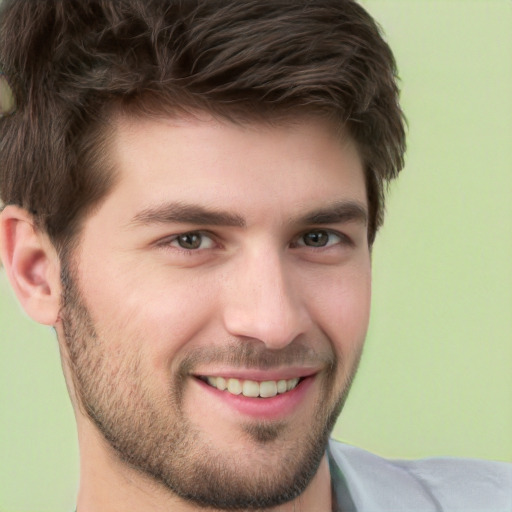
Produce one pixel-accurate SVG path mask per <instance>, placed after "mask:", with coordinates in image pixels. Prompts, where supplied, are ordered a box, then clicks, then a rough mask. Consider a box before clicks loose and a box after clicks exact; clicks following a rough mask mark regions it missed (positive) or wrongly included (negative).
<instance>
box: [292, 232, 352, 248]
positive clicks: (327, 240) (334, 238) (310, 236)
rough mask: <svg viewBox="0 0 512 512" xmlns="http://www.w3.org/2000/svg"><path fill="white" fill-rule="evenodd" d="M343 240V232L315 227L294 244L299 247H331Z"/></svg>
mask: <svg viewBox="0 0 512 512" xmlns="http://www.w3.org/2000/svg"><path fill="white" fill-rule="evenodd" d="M342 242H345V240H344V239H343V236H342V235H341V234H337V233H333V232H332V231H327V230H325V229H315V230H313V231H308V232H307V233H304V234H303V235H301V236H300V238H299V239H298V240H297V242H295V244H294V245H295V246H298V247H304V246H305V247H329V246H331V245H336V244H339V243H342Z"/></svg>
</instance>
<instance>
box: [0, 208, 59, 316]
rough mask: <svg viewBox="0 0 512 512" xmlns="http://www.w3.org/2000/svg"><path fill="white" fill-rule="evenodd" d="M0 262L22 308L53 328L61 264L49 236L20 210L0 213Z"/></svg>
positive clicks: (56, 313)
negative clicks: (0, 261)
mask: <svg viewBox="0 0 512 512" xmlns="http://www.w3.org/2000/svg"><path fill="white" fill-rule="evenodd" d="M0 259H1V260H2V262H3V264H4V266H5V269H6V271H7V276H8V278H9V281H10V282H11V285H12V287H13V289H14V292H15V293H16V295H17V297H18V299H19V301H20V303H21V305H22V306H23V309H24V310H25V311H26V313H27V314H28V315H29V316H30V317H31V318H32V319H34V320H35V321H36V322H39V323H41V324H45V325H55V324H56V322H57V319H58V317H59V310H60V295H61V285H60V262H59V257H58V255H57V252H56V251H55V248H54V247H53V245H52V243H51V242H50V240H49V238H48V236H47V235H46V234H44V233H42V232H41V231H40V230H39V229H38V228H37V227H36V225H35V223H34V219H33V218H32V216H31V215H30V214H29V213H28V212H27V211H26V210H24V209H23V208H19V207H17V206H12V205H9V206H6V207H5V208H4V209H3V211H2V212H1V213H0Z"/></svg>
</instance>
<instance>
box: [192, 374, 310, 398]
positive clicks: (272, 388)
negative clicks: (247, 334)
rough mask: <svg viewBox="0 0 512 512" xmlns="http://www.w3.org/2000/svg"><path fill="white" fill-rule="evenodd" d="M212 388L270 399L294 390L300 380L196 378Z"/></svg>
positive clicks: (250, 396) (249, 396)
mask: <svg viewBox="0 0 512 512" xmlns="http://www.w3.org/2000/svg"><path fill="white" fill-rule="evenodd" d="M198 378H199V379H200V380H202V381H203V382H206V384H208V385H209V386H211V387H212V388H215V389H218V390H219V391H225V392H227V393H230V394H232V395H243V396H245V397H248V398H272V397H274V396H276V395H282V394H283V393H287V392H288V391H291V390H292V389H295V388H296V387H297V385H298V384H299V382H300V381H301V380H303V379H302V378H294V379H281V380H266V381H261V382H259V381H255V380H241V379H232V378H231V379H225V378H224V377H203V376H200V377H198Z"/></svg>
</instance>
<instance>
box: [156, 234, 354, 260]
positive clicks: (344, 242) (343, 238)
mask: <svg viewBox="0 0 512 512" xmlns="http://www.w3.org/2000/svg"><path fill="white" fill-rule="evenodd" d="M313 233H316V234H319V233H324V234H326V235H327V236H329V237H332V236H335V237H337V238H338V241H337V242H335V243H329V242H330V240H328V242H327V245H321V246H314V245H307V244H306V243H305V242H304V237H305V236H306V235H308V234H313ZM185 236H199V237H201V241H200V244H201V245H202V243H203V241H204V240H205V239H209V240H210V241H211V244H212V245H213V247H206V248H201V247H198V248H194V249H188V248H186V247H181V246H179V245H172V244H173V242H177V241H178V240H179V239H180V237H185ZM178 243H179V242H178ZM157 245H158V247H162V248H165V249H168V248H172V250H175V251H179V252H182V253H185V254H187V255H194V254H198V253H199V252H201V251H204V250H208V249H212V248H215V247H218V246H219V243H218V241H217V240H216V238H215V236H214V235H213V234H212V233H209V232H205V231H185V232H183V233H178V234H177V235H173V236H171V237H167V238H165V239H163V240H161V241H160V242H158V244H157ZM336 245H341V246H353V245H354V242H353V241H352V239H350V238H349V237H348V236H347V235H345V234H344V233H340V232H339V231H333V230H330V229H320V228H318V229H310V230H307V231H304V232H303V233H301V234H300V235H299V236H298V237H296V238H295V239H294V241H293V242H292V243H291V244H290V247H291V248H292V249H297V248H301V247H306V248H308V249H310V250H313V251H322V250H328V249H329V248H331V247H334V246H336Z"/></svg>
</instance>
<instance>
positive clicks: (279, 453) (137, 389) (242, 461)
mask: <svg viewBox="0 0 512 512" xmlns="http://www.w3.org/2000/svg"><path fill="white" fill-rule="evenodd" d="M62 285H63V305H62V309H61V318H62V323H63V328H64V336H65V340H64V341H65V346H66V350H67V356H68V359H69V366H70V370H71V377H72V380H73V387H74V391H75V393H76V397H77V400H78V406H79V407H80V409H81V410H82V412H84V413H85V414H86V415H87V416H88V417H89V419H90V420H91V421H92V423H93V424H94V425H95V427H96V428H97V429H98V431H99V432H100V433H101V434H102V436H103V437H104V439H105V440H106V441H107V442H108V444H109V445H110V447H111V448H112V450H113V451H114V453H115V454H116V455H117V457H118V458H119V460H121V461H122V462H124V463H125V464H127V465H128V466H130V467H131V468H132V469H134V470H136V471H137V472H140V473H141V474H142V475H143V476H145V477H149V478H150V479H151V480H152V481H153V482H154V483H157V484H161V485H163V486H164V487H165V488H167V489H168V490H169V491H171V493H173V494H175V495H177V496H179V497H180V498H182V499H183V500H185V501H188V502H192V503H194V504H196V505H198V506H201V507H211V508H215V509H221V510H262V509H267V508H272V507H276V506H278V505H281V504H283V503H286V502H289V501H291V500H293V499H294V498H296V497H297V496H299V495H300V494H301V493H302V492H303V491H304V490H305V489H306V487H307V486H308V484H309V483H310V482H311V480H312V478H313V476H314V475H315V473H316V472H317V470H318V467H319V465H320V462H321V460H322V457H323V455H324V454H325V449H326V446H327V442H328V439H329V435H330V433H331V431H332V428H333V427H334V423H335V421H336V418H337V417H338V415H339V413H340V412H341V409H342V407H343V404H344V402H345V399H346V397H347V394H348V391H349V388H350V385H351V382H352V379H353V377H354V375H355V372H356V369H357V361H358V359H359V358H357V361H356V364H354V367H353V369H352V371H351V372H350V375H349V377H348V378H347V379H346V382H345V383H344V386H343V387H342V389H341V391H339V390H338V392H337V394H336V393H335V391H336V390H335V389H334V382H335V377H336V373H337V367H338V361H336V360H335V357H334V356H333V360H332V361H331V365H330V369H329V370H327V371H326V372H325V375H324V376H323V382H322V389H323V391H322V393H320V396H321V397H322V400H321V401H320V400H319V401H318V403H317V404H316V407H315V411H314V413H313V414H312V415H311V422H312V423H311V425H310V426H308V425H306V426H302V428H303V431H304V433H303V435H302V436H301V437H300V438H299V437H296V436H295V435H294V429H296V427H297V425H288V424H287V423H286V422H251V423H246V424H244V425H242V428H241V433H240V435H241V436H242V437H243V436H245V440H247V439H250V440H251V442H252V445H254V446H255V450H254V452H251V456H249V455H248V453H247V450H244V449H243V448H242V447H239V448H237V447H236V446H235V445H236V439H235V440H234V443H233V448H232V449H231V450H230V453H225V452H223V451H221V450H219V449H218V448H216V447H215V446H214V445H213V444H212V443H210V442H209V441H208V437H207V435H205V432H202V431H201V430H199V429H198V428H197V427H196V426H195V425H194V424H192V423H191V421H190V420H189V419H188V417H187V416H186V415H185V414H184V410H183V409H184V407H183V396H184V392H185V386H186V383H187V378H185V375H188V373H187V372H188V367H189V366H190V361H188V362H187V361H186V360H184V361H183V364H181V365H180V369H179V370H178V371H177V372H175V375H174V377H173V378H172V379H171V382H170V385H169V390H168V395H167V396H166V397H165V398H162V397H159V398H156V397H154V396H150V393H149V391H148V388H147V386H146V385H145V383H146V382H151V376H150V375H148V373H147V372H145V370H144V367H143V365H142V364H141V358H140V356H139V355H138V354H127V355H122V356H118V357H117V358H113V357H111V356H110V355H109V353H108V350H107V349H108V347H107V340H106V339H105V340H101V339H99V337H98V335H97V333H96V329H95V325H94V322H93V321H92V318H91V315H90V313H89V311H88V309H87V307H86V306H85V304H84V301H83V299H82V297H81V294H80V291H79V288H78V286H77V284H76V280H75V279H74V275H73V272H71V270H70V268H69V266H67V265H64V266H63V271H62ZM236 357H238V359H241V358H242V359H243V357H244V356H243V355H239V356H236ZM253 359H254V358H253ZM267 359H268V356H267ZM214 421H215V420H214V419H213V418H212V423H213V422H214ZM290 439H291V441H290ZM246 445H247V443H246V442H245V443H243V445H242V446H246ZM270 454H271V456H269V455H270Z"/></svg>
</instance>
